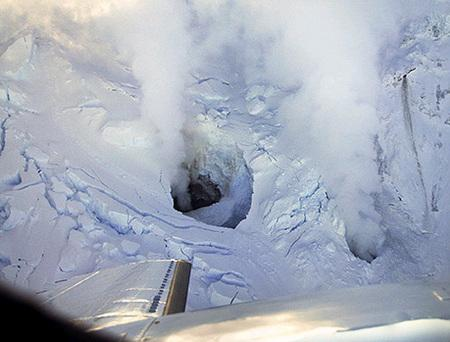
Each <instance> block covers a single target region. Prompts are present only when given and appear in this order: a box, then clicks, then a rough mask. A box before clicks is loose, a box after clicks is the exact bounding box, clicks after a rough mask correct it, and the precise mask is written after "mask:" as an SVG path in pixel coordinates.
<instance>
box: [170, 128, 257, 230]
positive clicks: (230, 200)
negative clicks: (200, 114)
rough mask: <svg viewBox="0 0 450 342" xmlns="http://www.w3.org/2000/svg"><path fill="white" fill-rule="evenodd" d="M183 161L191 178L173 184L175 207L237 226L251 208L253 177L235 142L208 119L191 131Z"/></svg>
mask: <svg viewBox="0 0 450 342" xmlns="http://www.w3.org/2000/svg"><path fill="white" fill-rule="evenodd" d="M186 135H187V137H189V138H188V139H187V140H188V144H187V146H189V150H188V152H187V158H186V161H185V162H184V163H183V164H182V169H183V172H182V173H183V174H185V175H186V177H187V179H188V181H187V182H186V181H185V183H187V184H185V185H183V184H182V182H180V183H178V184H172V190H171V193H172V198H173V203H174V208H175V209H176V210H178V211H180V212H182V213H183V214H185V215H187V216H190V217H193V218H195V219H197V220H198V221H201V222H204V223H207V224H210V225H215V226H222V227H228V228H235V227H236V226H237V225H238V224H239V223H240V222H241V221H242V220H244V219H245V218H246V217H247V214H248V212H249V210H250V207H251V200H252V193H253V177H252V175H251V172H250V168H249V167H248V166H247V164H246V162H245V159H244V156H243V152H242V150H240V149H239V147H238V146H237V145H236V143H235V142H234V141H233V140H232V139H231V138H230V137H229V136H227V135H226V134H224V133H223V132H222V131H221V130H220V129H219V128H217V127H216V126H215V125H214V124H213V123H211V122H209V121H204V122H199V124H198V126H197V127H196V128H195V130H192V129H191V130H190V131H189V132H188V133H187V134H186Z"/></svg>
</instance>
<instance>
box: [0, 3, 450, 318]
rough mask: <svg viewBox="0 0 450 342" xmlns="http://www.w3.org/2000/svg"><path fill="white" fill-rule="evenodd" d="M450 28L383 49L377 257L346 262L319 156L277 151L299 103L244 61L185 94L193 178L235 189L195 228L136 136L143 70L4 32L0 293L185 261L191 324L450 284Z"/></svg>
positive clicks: (297, 90) (203, 213)
mask: <svg viewBox="0 0 450 342" xmlns="http://www.w3.org/2000/svg"><path fill="white" fill-rule="evenodd" d="M449 18H450V12H442V11H440V12H437V13H431V12H430V13H423V15H420V16H417V17H415V18H414V19H411V20H409V21H405V22H402V24H401V25H402V27H400V28H399V29H400V33H399V38H398V39H397V40H395V42H390V44H388V45H387V46H385V47H384V49H385V50H384V52H383V56H382V61H381V62H380V72H381V73H382V76H381V80H382V84H381V86H382V91H381V95H380V97H379V100H378V102H377V108H376V115H377V119H378V120H379V121H380V123H381V124H380V130H379V133H378V134H377V135H376V136H375V137H374V138H373V156H374V160H375V161H376V164H374V165H375V167H377V168H378V169H377V175H378V177H379V178H378V180H377V181H378V182H380V191H379V192H377V193H373V194H370V196H371V197H372V198H373V203H374V206H375V207H374V209H375V211H376V213H377V214H378V215H379V216H380V218H381V221H380V223H379V227H378V228H379V231H380V232H382V236H383V237H382V239H381V240H380V241H379V242H377V244H374V245H376V246H377V248H376V254H370V253H372V252H373V253H375V251H373V250H372V249H370V251H369V252H368V251H366V250H364V251H363V252H361V253H359V252H358V250H354V248H352V251H351V250H350V248H349V244H350V246H352V242H351V241H349V236H348V234H346V221H345V217H344V216H343V215H342V208H340V207H339V203H341V202H339V201H338V200H336V198H334V196H333V194H334V189H329V188H327V181H326V180H325V179H324V177H323V175H322V174H321V172H320V168H318V167H317V163H316V162H315V161H314V160H312V158H311V156H309V157H308V158H304V157H302V155H299V154H298V153H297V152H298V150H299V146H296V145H295V142H294V141H293V142H292V144H291V145H288V147H286V144H284V145H283V146H284V148H279V146H280V145H279V139H280V135H281V132H282V131H283V129H284V128H285V126H286V122H285V120H284V119H283V118H282V117H283V115H282V114H283V113H281V111H282V110H283V108H285V107H280V106H281V105H282V104H283V103H284V101H285V100H286V99H289V98H291V97H293V96H298V95H299V94H301V92H302V87H301V86H299V87H298V86H290V87H286V86H283V85H280V84H277V83H276V82H270V80H269V79H260V78H258V77H246V76H245V75H244V72H243V70H242V68H241V66H240V64H239V61H238V60H236V59H237V57H236V56H235V55H233V53H232V52H230V51H231V50H232V48H230V51H228V52H227V53H228V55H227V54H224V55H221V58H220V60H215V59H211V60H209V61H208V62H206V61H204V63H203V64H199V65H195V70H194V71H193V72H192V73H191V75H190V79H189V82H188V85H187V86H186V89H185V91H184V94H185V98H184V102H183V103H184V111H185V115H186V116H187V117H188V119H189V124H188V125H186V127H185V128H184V129H183V132H178V134H186V136H185V140H186V141H188V142H187V145H188V146H190V147H189V148H188V151H187V153H186V154H185V155H184V158H185V160H184V162H188V163H189V162H191V161H192V160H195V159H197V160H199V159H200V160H201V163H200V164H201V167H202V168H203V172H204V173H206V174H208V175H209V176H210V177H211V179H215V181H216V183H218V184H221V185H223V184H225V185H226V187H228V188H227V189H226V191H225V190H224V193H226V196H224V198H222V200H221V201H219V202H218V203H216V204H213V205H212V206H211V207H207V208H200V209H197V210H195V211H194V212H191V213H187V215H185V214H183V213H181V212H178V211H176V210H175V209H174V208H173V199H172V194H171V192H172V190H173V188H174V187H176V186H177V184H176V182H175V183H174V181H173V179H171V177H172V176H169V175H168V172H167V170H164V168H163V167H162V166H161V164H160V163H159V161H158V160H156V159H152V157H154V156H155V155H157V154H155V153H154V151H153V150H154V149H155V148H157V146H156V145H155V143H154V139H153V134H154V131H152V130H151V129H147V128H146V127H145V126H144V125H142V122H140V121H138V120H139V117H140V111H141V109H142V106H141V104H142V101H143V98H144V93H145V89H142V87H141V86H142V84H141V83H140V82H138V81H137V78H136V76H135V75H134V74H133V68H132V66H131V65H127V64H126V63H125V62H124V59H122V58H119V57H117V55H116V54H115V52H114V50H113V49H111V50H108V48H105V49H104V50H101V52H98V53H97V54H95V55H94V54H93V55H92V56H90V55H89V48H86V49H84V50H83V49H82V50H80V47H79V46H76V45H75V44H71V43H70V42H69V41H66V40H65V38H64V37H65V36H64V35H61V34H60V35H52V34H51V32H49V31H46V30H43V29H42V28H40V27H33V26H32V23H30V25H29V28H27V29H25V30H17V31H16V32H13V29H12V28H9V29H6V28H2V31H0V54H1V55H0V268H1V271H0V277H1V278H2V279H5V280H7V281H9V282H11V283H13V284H15V285H17V286H21V287H26V288H30V289H32V290H34V291H40V290H42V289H48V288H51V287H52V286H53V285H54V284H56V283H58V281H61V280H63V279H68V278H71V277H73V276H75V275H80V274H85V273H88V272H91V271H94V270H96V269H100V268H105V267H109V266H113V265H118V264H124V263H128V262H132V261H139V260H145V259H155V258H180V259H185V260H189V261H190V262H192V263H193V270H192V277H191V285H190V290H189V291H190V292H189V299H188V306H189V309H198V308H205V307H210V306H215V305H221V304H228V303H230V302H233V303H237V302H240V301H248V300H253V299H262V298H270V297H275V296H278V295H284V294H289V293H307V292H309V291H312V290H316V289H319V288H332V287H346V286H354V285H361V284H369V283H379V282H393V281H399V280H410V279H418V278H419V279H422V278H428V277H432V278H438V279H442V278H445V277H449V276H450V249H449V248H448V246H449V243H450V230H449V227H448V222H449V221H450V207H449V203H450V176H449V172H448V170H449V168H450V102H449V101H450V64H449V61H448V55H449V52H450V19H449ZM399 25H400V24H399ZM66 38H67V37H66ZM218 39H219V38H218ZM228 43H229V44H231V43H230V42H228ZM239 44H240V42H237V43H236V49H237V50H238V49H239ZM80 51H81V52H80ZM328 57H329V58H331V59H332V58H333V53H332V52H330V55H329V56H328ZM349 124H351V123H349ZM295 126H298V123H296V125H295ZM299 134H301V132H299ZM341 139H345V136H342V137H341ZM319 157H320V155H319ZM337 159H338V158H336V160H337ZM327 172H328V173H329V172H330V170H328V171H327ZM348 172H349V173H350V174H351V172H352V170H348ZM180 177H181V176H180ZM358 178H359V177H358ZM180 179H182V178H180ZM224 179H225V180H224ZM347 181H348V180H347ZM180 183H182V181H180ZM178 185H179V186H180V187H182V186H183V184H178ZM246 206H247V207H246ZM236 211H238V212H237V213H236ZM188 215H189V216H188ZM190 216H192V217H190ZM236 217H238V218H239V219H237V220H234V219H233V220H234V221H233V222H232V224H231V226H236V228H235V229H230V228H226V227H227V226H229V224H227V223H226V222H230V220H231V218H236ZM241 219H242V221H241ZM239 221H240V222H239ZM221 226H225V227H221ZM359 229H360V231H361V234H362V235H364V227H359ZM380 234H381V233H380ZM353 246H354V245H353ZM354 253H356V254H357V255H359V256H361V257H362V258H358V257H357V256H355V255H354ZM358 253H359V254H358ZM372 258H375V259H374V260H373V261H372V262H371V263H369V262H367V261H365V260H363V259H367V260H371V259H372Z"/></svg>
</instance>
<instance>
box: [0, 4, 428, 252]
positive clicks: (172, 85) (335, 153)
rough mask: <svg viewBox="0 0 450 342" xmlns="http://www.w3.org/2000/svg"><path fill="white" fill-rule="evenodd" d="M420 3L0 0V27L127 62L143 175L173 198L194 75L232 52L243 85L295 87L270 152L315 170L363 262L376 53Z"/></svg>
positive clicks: (378, 234)
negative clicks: (137, 95)
mask: <svg viewBox="0 0 450 342" xmlns="http://www.w3.org/2000/svg"><path fill="white" fill-rule="evenodd" d="M428 3H429V2H428V1H427V2H415V1H414V2H413V5H411V2H406V3H404V2H396V3H395V4H389V2H388V1H319V0H304V1H265V0H261V1H236V2H232V1H206V0H205V1H201V0H191V1H181V0H173V1H170V0H153V1H144V0H142V1H139V0H135V1H126V2H123V1H103V0H102V1H94V2H93V1H86V0H78V1H64V2H60V1H31V0H30V1H28V0H24V1H20V2H18V1H15V0H12V1H10V0H2V1H0V10H1V13H0V19H1V23H0V29H1V30H2V32H3V33H2V36H11V35H14V34H16V33H17V32H19V31H20V30H21V29H24V28H26V27H28V28H38V29H40V30H42V31H46V32H49V34H51V35H52V36H53V37H54V38H55V39H59V40H61V41H62V40H66V41H69V42H70V44H71V45H72V47H74V46H75V47H80V51H82V52H83V53H89V51H92V52H94V51H95V52H96V53H98V52H99V51H101V50H102V49H106V48H109V49H112V50H114V51H118V52H120V54H121V56H126V57H127V58H129V59H131V62H130V64H131V66H132V68H133V73H134V75H135V78H136V79H137V80H138V81H139V82H140V85H141V88H142V94H143V99H142V104H141V113H140V119H139V120H138V121H136V122H135V123H134V124H135V127H136V129H137V128H139V129H140V130H142V129H144V130H146V131H147V132H148V134H149V135H150V136H151V140H152V150H153V153H154V155H153V156H152V157H153V159H154V160H155V161H157V162H155V164H156V166H155V167H158V168H160V169H161V170H163V171H164V173H165V175H166V177H168V178H169V179H170V180H171V181H172V182H175V180H176V179H178V181H177V182H176V185H177V186H179V187H180V189H178V190H179V191H180V192H182V190H183V189H182V188H183V187H185V186H186V185H187V177H186V175H184V174H183V172H182V171H181V168H180V167H179V166H180V164H181V163H182V161H183V160H184V158H185V148H186V147H185V141H184V138H183V134H182V131H183V128H184V127H185V124H186V122H187V120H188V119H189V115H188V114H189V113H188V112H187V111H186V109H185V107H184V103H185V98H184V96H185V95H184V92H185V87H186V83H187V81H188V80H189V75H190V73H191V72H192V71H195V70H194V69H196V68H201V67H202V65H204V64H205V63H206V64H207V63H211V61H215V62H217V61H219V60H220V56H221V53H222V52H223V51H224V50H225V49H233V48H234V49H235V51H238V52H239V54H240V55H239V60H240V61H241V65H243V69H242V70H239V72H242V73H243V78H244V79H245V82H246V83H247V84H250V83H251V82H253V81H254V80H256V79H260V80H264V81H267V82H269V83H273V84H277V85H280V86H284V87H293V86H295V87H298V88H299V90H298V91H297V92H296V94H295V95H293V96H290V97H289V98H286V99H285V100H284V102H283V103H282V105H281V108H280V113H281V115H282V120H283V122H284V124H285V127H286V128H285V129H284V131H283V132H282V134H281V136H280V142H279V149H280V151H286V150H288V151H290V152H289V153H290V154H295V157H306V158H308V159H310V160H312V161H313V162H315V163H316V165H317V167H318V169H319V172H320V173H321V174H323V176H324V181H325V183H326V185H327V187H328V189H329V191H330V192H331V193H332V194H333V197H335V199H336V202H337V204H338V207H339V210H340V213H341V215H342V217H343V219H344V221H345V222H346V227H347V233H346V234H347V240H348V241H349V244H350V246H351V248H352V249H353V250H354V251H355V252H356V253H357V254H358V255H359V256H361V257H363V258H365V259H368V260H369V259H370V258H371V255H376V254H377V250H378V249H379V247H380V246H381V244H382V242H383V239H384V233H383V231H382V230H381V228H380V224H379V222H380V217H379V215H378V214H377V213H376V211H375V208H374V203H373V199H372V196H371V194H373V193H376V192H378V191H379V190H380V184H379V180H378V175H377V169H376V165H375V163H374V158H375V153H374V149H373V139H374V136H375V134H376V133H377V131H378V119H377V96H378V90H379V86H380V79H379V74H380V70H379V60H378V56H379V53H380V49H382V47H383V45H384V44H386V41H387V39H388V38H386V37H393V36H395V34H396V31H395V29H394V28H395V27H397V26H398V25H395V24H396V21H397V20H398V19H399V13H402V12H405V11H406V10H407V11H409V12H411V13H408V15H411V14H412V13H413V12H414V10H411V8H412V7H417V8H418V6H419V5H420V6H421V7H423V6H427V4H428ZM402 15H405V13H402ZM102 40H103V41H102ZM102 44H103V45H102ZM114 44H115V46H112V47H111V46H110V45H114ZM211 56H213V57H214V58H210V57H211ZM219 62H220V61H219ZM222 62H223V63H227V61H226V60H224V61H222ZM149 158H150V157H149ZM179 179H181V180H182V181H179Z"/></svg>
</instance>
